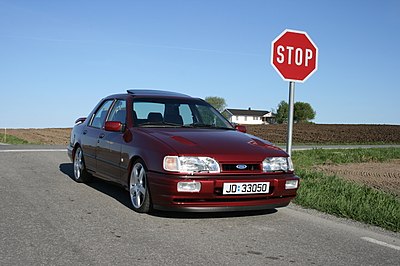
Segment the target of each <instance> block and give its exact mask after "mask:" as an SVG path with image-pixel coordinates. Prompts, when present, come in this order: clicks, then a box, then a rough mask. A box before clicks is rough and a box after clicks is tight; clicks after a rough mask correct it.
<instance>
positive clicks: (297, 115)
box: [293, 102, 317, 123]
mask: <svg viewBox="0 0 400 266" xmlns="http://www.w3.org/2000/svg"><path fill="white" fill-rule="evenodd" d="M316 114H317V113H316V112H315V111H314V109H313V108H312V107H311V105H310V104H309V103H305V102H296V103H295V104H294V117H293V119H294V121H295V123H304V122H310V120H313V119H314V118H315V115H316Z"/></svg>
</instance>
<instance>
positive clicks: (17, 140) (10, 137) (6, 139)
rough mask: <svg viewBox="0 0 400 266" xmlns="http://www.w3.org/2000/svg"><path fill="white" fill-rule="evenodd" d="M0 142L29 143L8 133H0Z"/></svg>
mask: <svg viewBox="0 0 400 266" xmlns="http://www.w3.org/2000/svg"><path fill="white" fill-rule="evenodd" d="M0 142H2V143H6V144H29V142H28V141H26V140H24V139H20V138H17V137H15V136H13V135H8V134H7V136H5V135H4V134H3V133H0Z"/></svg>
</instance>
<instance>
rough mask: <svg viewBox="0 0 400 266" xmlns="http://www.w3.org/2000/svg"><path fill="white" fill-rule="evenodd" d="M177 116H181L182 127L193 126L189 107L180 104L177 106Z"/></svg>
mask: <svg viewBox="0 0 400 266" xmlns="http://www.w3.org/2000/svg"><path fill="white" fill-rule="evenodd" d="M179 114H180V115H181V116H182V120H183V124H184V125H190V124H193V114H192V110H190V107H189V105H187V104H181V105H180V106H179Z"/></svg>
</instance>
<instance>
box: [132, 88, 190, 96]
mask: <svg viewBox="0 0 400 266" xmlns="http://www.w3.org/2000/svg"><path fill="white" fill-rule="evenodd" d="M127 92H128V94H131V95H133V96H141V97H174V98H176V97H178V98H192V97H191V96H189V95H186V94H183V93H178V92H172V91H162V90H149V89H129V90H127Z"/></svg>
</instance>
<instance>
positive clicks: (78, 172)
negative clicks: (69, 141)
mask: <svg viewBox="0 0 400 266" xmlns="http://www.w3.org/2000/svg"><path fill="white" fill-rule="evenodd" d="M90 178H91V175H90V174H89V173H88V172H87V170H86V165H85V159H84V158H83V151H82V149H81V147H78V148H76V151H75V154H74V180H75V181H76V182H78V183H83V182H88V181H89V180H90Z"/></svg>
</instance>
